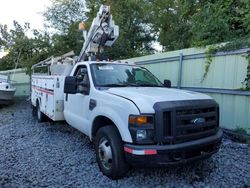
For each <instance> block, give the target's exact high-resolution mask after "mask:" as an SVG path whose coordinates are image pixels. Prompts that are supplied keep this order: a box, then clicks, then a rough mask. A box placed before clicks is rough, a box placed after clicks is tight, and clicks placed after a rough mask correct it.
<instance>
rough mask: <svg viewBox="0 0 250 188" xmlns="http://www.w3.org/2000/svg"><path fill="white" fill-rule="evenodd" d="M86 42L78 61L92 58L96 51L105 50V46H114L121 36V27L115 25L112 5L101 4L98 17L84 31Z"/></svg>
mask: <svg viewBox="0 0 250 188" xmlns="http://www.w3.org/2000/svg"><path fill="white" fill-rule="evenodd" d="M83 36H84V39H85V42H84V44H83V47H82V50H81V52H80V55H79V57H78V60H77V62H79V61H82V60H85V59H86V58H87V57H88V59H91V58H92V57H93V56H94V55H95V54H96V53H99V52H101V51H103V48H104V47H105V46H112V45H113V44H114V42H115V41H116V39H117V38H118V36H119V27H118V26H117V25H115V22H114V21H113V19H112V15H111V14H110V6H105V5H101V7H100V10H99V12H98V13H97V16H96V18H94V20H93V22H92V25H91V27H90V29H89V32H88V33H87V31H86V30H84V31H83Z"/></svg>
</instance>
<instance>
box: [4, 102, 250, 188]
mask: <svg viewBox="0 0 250 188" xmlns="http://www.w3.org/2000/svg"><path fill="white" fill-rule="evenodd" d="M0 187H250V147H249V146H248V145H246V144H239V143H235V142H232V141H230V140H227V139H224V140H223V144H222V146H221V149H220V151H219V152H218V153H217V154H215V155H213V157H212V158H210V159H208V160H206V161H203V162H199V163H196V164H195V165H182V166H176V167H171V168H167V169H166V168H165V169H132V170H131V171H130V172H129V173H128V174H127V176H126V177H125V178H123V179H121V180H117V181H112V180H110V179H108V178H107V177H105V176H103V175H102V173H100V171H99V169H98V166H97V163H96V160H95V153H94V149H93V145H92V144H91V142H90V141H89V139H88V138H87V137H86V136H84V135H83V134H82V133H80V132H79V131H77V130H75V129H73V128H70V127H69V125H67V124H66V123H65V122H60V123H53V122H46V123H41V124H38V123H37V121H36V120H35V119H34V118H33V117H32V115H31V109H30V105H29V104H28V103H27V102H17V103H16V104H15V105H12V106H9V107H1V108H0Z"/></svg>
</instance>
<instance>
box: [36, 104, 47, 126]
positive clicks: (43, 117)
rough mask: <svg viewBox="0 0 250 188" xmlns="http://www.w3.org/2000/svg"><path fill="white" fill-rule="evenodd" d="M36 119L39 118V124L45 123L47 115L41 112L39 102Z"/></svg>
mask: <svg viewBox="0 0 250 188" xmlns="http://www.w3.org/2000/svg"><path fill="white" fill-rule="evenodd" d="M36 117H37V121H38V122H39V123H41V122H43V121H44V119H45V115H44V114H43V113H42V112H41V108H40V104H39V102H37V104H36Z"/></svg>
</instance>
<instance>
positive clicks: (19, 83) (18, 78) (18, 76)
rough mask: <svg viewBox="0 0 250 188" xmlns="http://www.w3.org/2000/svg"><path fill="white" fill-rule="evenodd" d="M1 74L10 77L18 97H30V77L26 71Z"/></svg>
mask: <svg viewBox="0 0 250 188" xmlns="http://www.w3.org/2000/svg"><path fill="white" fill-rule="evenodd" d="M0 74H4V75H8V76H9V79H10V82H11V84H12V85H13V86H14V87H15V88H16V92H15V96H16V97H25V96H29V95H30V77H29V76H28V75H27V74H26V73H25V70H24V69H16V70H7V71H0Z"/></svg>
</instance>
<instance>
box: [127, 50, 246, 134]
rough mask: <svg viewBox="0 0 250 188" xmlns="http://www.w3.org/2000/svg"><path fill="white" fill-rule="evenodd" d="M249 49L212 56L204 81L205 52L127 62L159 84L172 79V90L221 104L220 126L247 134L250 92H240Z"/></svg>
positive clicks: (154, 56)
mask: <svg viewBox="0 0 250 188" xmlns="http://www.w3.org/2000/svg"><path fill="white" fill-rule="evenodd" d="M249 50H250V49H240V50H237V51H231V52H219V53H217V54H214V55H213V58H212V60H213V61H212V63H211V65H210V68H209V71H208V74H207V76H206V77H205V79H204V80H203V75H204V73H205V66H206V61H207V58H206V54H205V51H206V50H205V49H197V48H189V49H183V50H178V51H172V52H167V53H161V54H154V55H149V56H143V57H138V58H132V59H128V60H127V61H128V62H133V63H135V64H138V65H141V66H144V67H146V68H147V69H149V70H150V71H151V72H152V73H154V74H155V75H156V76H157V77H158V78H159V79H160V80H161V81H163V80H164V79H169V80H171V82H172V86H173V87H177V88H180V89H187V90H192V91H198V92H203V93H206V94H209V95H210V96H212V97H213V98H214V99H215V100H216V101H217V102H218V103H219V105H220V114H221V117H220V125H221V126H222V127H224V128H227V129H238V128H243V129H245V130H246V131H247V132H248V133H250V91H242V90H240V88H242V87H243V83H242V82H243V81H244V79H245V77H246V73H247V60H246V58H245V55H246V53H247V51H249ZM202 80H203V81H202Z"/></svg>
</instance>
